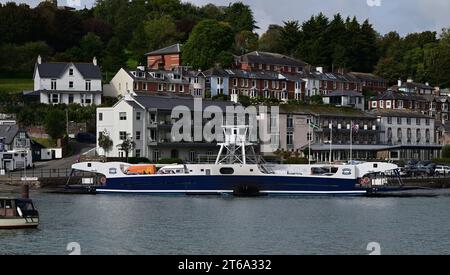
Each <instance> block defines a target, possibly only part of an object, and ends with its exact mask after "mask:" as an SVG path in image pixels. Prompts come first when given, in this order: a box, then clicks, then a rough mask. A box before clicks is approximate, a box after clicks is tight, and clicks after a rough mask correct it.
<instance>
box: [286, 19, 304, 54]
mask: <svg viewBox="0 0 450 275" xmlns="http://www.w3.org/2000/svg"><path fill="white" fill-rule="evenodd" d="M300 40H301V32H300V24H299V23H298V21H287V22H284V27H283V29H282V31H281V41H283V47H284V50H283V53H284V54H286V55H290V56H295V55H296V51H297V47H298V44H299V42H300Z"/></svg>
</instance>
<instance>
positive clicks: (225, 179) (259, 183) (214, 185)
mask: <svg viewBox="0 0 450 275" xmlns="http://www.w3.org/2000/svg"><path fill="white" fill-rule="evenodd" d="M96 191H97V192H98V193H150V194H151V193H153V194H224V193H229V194H236V193H242V194H245V193H246V192H248V194H253V193H255V194H256V193H257V194H260V195H365V194H366V193H367V189H364V188H361V187H357V180H355V179H337V178H317V177H295V176H236V175H233V176H224V175H220V176H192V175H189V176H148V177H126V178H110V179H108V180H107V182H106V184H105V185H104V186H99V187H97V188H96Z"/></svg>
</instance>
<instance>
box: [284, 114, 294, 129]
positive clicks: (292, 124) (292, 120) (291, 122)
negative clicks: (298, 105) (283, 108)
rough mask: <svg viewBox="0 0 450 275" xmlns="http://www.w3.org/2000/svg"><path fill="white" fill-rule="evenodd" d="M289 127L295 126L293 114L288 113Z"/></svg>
mask: <svg viewBox="0 0 450 275" xmlns="http://www.w3.org/2000/svg"><path fill="white" fill-rule="evenodd" d="M286 125H287V128H293V127H294V118H293V116H292V115H287V121H286Z"/></svg>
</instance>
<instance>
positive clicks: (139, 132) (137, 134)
mask: <svg viewBox="0 0 450 275" xmlns="http://www.w3.org/2000/svg"><path fill="white" fill-rule="evenodd" d="M136 140H141V131H136Z"/></svg>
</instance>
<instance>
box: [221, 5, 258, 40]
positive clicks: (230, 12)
mask: <svg viewBox="0 0 450 275" xmlns="http://www.w3.org/2000/svg"><path fill="white" fill-rule="evenodd" d="M224 21H226V22H228V23H230V25H231V28H232V30H233V33H234V34H237V33H239V32H241V31H250V32H253V31H254V30H255V29H258V27H257V26H256V21H255V19H254V17H253V11H252V10H251V9H250V6H248V5H245V4H243V3H242V2H236V3H233V4H230V5H229V6H228V7H227V8H225V15H224Z"/></svg>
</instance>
